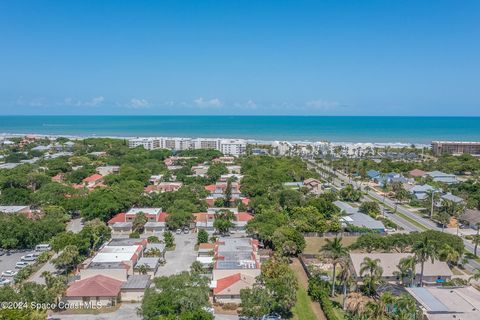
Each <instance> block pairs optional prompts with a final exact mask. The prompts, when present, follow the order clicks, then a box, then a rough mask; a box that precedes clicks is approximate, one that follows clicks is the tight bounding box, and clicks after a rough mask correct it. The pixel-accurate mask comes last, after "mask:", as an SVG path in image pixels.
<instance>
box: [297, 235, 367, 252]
mask: <svg viewBox="0 0 480 320" xmlns="http://www.w3.org/2000/svg"><path fill="white" fill-rule="evenodd" d="M357 238H358V237H343V238H342V243H343V245H345V246H349V245H351V244H352V243H354V242H355V241H357ZM326 239H333V238H325V237H305V242H306V244H307V246H306V247H305V250H304V251H303V253H307V254H317V253H319V252H320V249H321V248H322V246H323V245H324V244H325V243H326Z"/></svg>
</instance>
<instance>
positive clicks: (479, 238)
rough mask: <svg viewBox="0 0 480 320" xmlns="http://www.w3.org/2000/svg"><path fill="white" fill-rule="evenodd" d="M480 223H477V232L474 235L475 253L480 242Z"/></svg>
mask: <svg viewBox="0 0 480 320" xmlns="http://www.w3.org/2000/svg"><path fill="white" fill-rule="evenodd" d="M479 233H480V223H477V234H476V235H474V236H473V244H474V245H475V249H474V250H473V253H474V254H475V255H477V248H478V244H479V243H480V234H479Z"/></svg>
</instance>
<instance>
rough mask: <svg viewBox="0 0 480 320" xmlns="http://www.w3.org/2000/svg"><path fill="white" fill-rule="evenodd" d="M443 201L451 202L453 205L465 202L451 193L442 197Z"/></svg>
mask: <svg viewBox="0 0 480 320" xmlns="http://www.w3.org/2000/svg"><path fill="white" fill-rule="evenodd" d="M441 198H442V200H447V201H450V202H453V203H457V204H459V203H462V202H464V200H463V199H462V198H460V197H458V196H456V195H454V194H451V193H450V192H449V193H445V194H444V195H442V196H441Z"/></svg>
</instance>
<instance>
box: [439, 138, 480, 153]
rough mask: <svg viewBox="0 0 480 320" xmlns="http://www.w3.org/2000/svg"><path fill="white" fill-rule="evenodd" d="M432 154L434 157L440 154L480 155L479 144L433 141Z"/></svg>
mask: <svg viewBox="0 0 480 320" xmlns="http://www.w3.org/2000/svg"><path fill="white" fill-rule="evenodd" d="M432 152H433V154H434V155H436V156H440V155H442V154H463V153H468V154H472V155H480V142H467V141H433V142H432Z"/></svg>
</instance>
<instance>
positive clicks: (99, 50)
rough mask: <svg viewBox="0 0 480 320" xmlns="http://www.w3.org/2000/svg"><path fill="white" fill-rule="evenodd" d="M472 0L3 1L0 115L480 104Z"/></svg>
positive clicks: (398, 110)
mask: <svg viewBox="0 0 480 320" xmlns="http://www.w3.org/2000/svg"><path fill="white" fill-rule="evenodd" d="M479 35H480V1H476V0H472V1H468V0H465V1H455V0H451V1H442V0H435V1H407V0H402V1H400V0H399V1H393V0H392V1H384V0H382V1H367V0H366V1H358V0H357V1H334V0H332V1H300V0H296V1H281V0H275V1H268V0H262V1H233V0H227V1H226V0H223V1H207V0H202V1H174V0H172V1H144V2H143V1H21V0H17V1H1V2H0V114H242V115H243V114H299V115H480V41H479V39H480V38H479Z"/></svg>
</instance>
